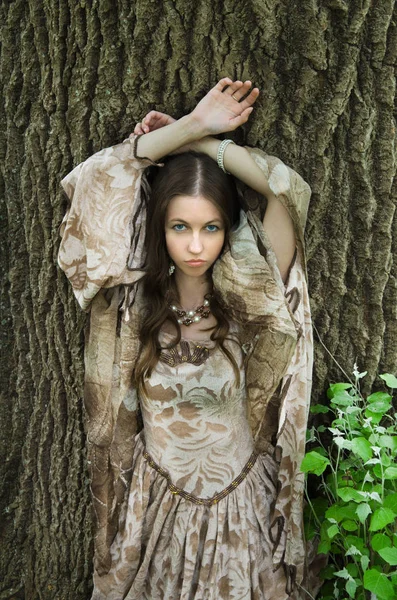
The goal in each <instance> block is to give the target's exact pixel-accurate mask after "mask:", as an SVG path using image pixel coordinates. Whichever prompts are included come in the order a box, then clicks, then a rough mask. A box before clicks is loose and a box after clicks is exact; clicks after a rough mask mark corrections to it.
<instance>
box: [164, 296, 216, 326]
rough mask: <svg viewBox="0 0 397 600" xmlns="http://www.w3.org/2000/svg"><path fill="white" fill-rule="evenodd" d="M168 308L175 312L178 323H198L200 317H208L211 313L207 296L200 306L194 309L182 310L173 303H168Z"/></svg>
mask: <svg viewBox="0 0 397 600" xmlns="http://www.w3.org/2000/svg"><path fill="white" fill-rule="evenodd" d="M169 308H170V309H171V310H172V311H173V312H174V313H176V314H177V316H178V323H179V325H186V326H189V325H191V324H192V323H199V322H200V321H201V319H208V317H209V316H210V313H211V309H210V302H209V300H208V299H207V298H205V299H204V302H203V303H202V304H201V306H198V307H197V308H196V309H195V310H183V309H182V308H178V307H177V306H175V304H171V305H169Z"/></svg>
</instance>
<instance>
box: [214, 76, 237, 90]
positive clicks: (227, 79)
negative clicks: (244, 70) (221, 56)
mask: <svg viewBox="0 0 397 600" xmlns="http://www.w3.org/2000/svg"><path fill="white" fill-rule="evenodd" d="M231 83H233V82H232V80H231V79H230V77H223V78H222V79H221V80H220V81H218V83H217V84H216V85H215V86H214V87H213V88H212V89H213V90H218V91H220V92H223V90H224V88H225V87H226V86H227V85H230V84H231Z"/></svg>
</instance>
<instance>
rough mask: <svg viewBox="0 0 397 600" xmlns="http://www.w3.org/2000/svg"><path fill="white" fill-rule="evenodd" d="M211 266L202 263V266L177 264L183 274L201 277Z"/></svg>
mask: <svg viewBox="0 0 397 600" xmlns="http://www.w3.org/2000/svg"><path fill="white" fill-rule="evenodd" d="M211 267H212V265H210V266H209V267H208V265H203V266H202V267H186V266H185V265H183V267H178V265H177V268H179V271H180V272H181V273H183V274H184V275H189V277H202V276H203V275H205V274H206V273H208V272H209V271H210V269H211Z"/></svg>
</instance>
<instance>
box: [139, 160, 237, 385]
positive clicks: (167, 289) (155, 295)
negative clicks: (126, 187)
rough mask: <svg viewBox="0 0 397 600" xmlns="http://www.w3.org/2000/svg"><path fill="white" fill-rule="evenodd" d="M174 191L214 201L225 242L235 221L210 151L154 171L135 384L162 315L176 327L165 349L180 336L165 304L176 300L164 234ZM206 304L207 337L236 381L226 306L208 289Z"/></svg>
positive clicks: (152, 350)
mask: <svg viewBox="0 0 397 600" xmlns="http://www.w3.org/2000/svg"><path fill="white" fill-rule="evenodd" d="M175 196H204V197H205V198H206V199H208V200H210V201H211V202H213V204H215V206H216V207H217V208H218V210H219V212H220V213H221V216H222V220H223V223H224V227H225V242H224V246H225V245H226V244H227V243H228V238H229V232H230V229H231V227H232V226H233V224H234V223H235V222H236V221H237V220H238V214H239V203H238V196H237V190H236V186H235V184H234V180H233V178H232V177H230V176H228V175H226V174H225V173H223V171H222V170H221V169H219V167H218V166H217V165H216V163H215V162H214V161H213V160H212V159H211V158H210V157H209V156H207V155H205V154H200V153H198V152H184V153H183V154H179V155H177V156H175V157H171V158H169V159H166V161H165V166H164V167H163V168H161V169H159V170H158V173H157V174H156V176H155V178H154V181H153V184H152V191H151V194H150V198H149V199H148V205H147V227H146V239H145V251H146V264H145V271H146V272H145V275H144V277H143V279H142V281H141V285H142V286H143V297H144V299H145V302H146V305H147V307H148V309H147V311H146V312H145V314H144V315H143V320H142V324H141V328H140V341H141V344H142V351H141V354H140V357H139V359H138V361H137V365H136V368H135V384H136V385H138V386H139V387H141V388H142V387H143V389H145V385H144V380H145V378H146V377H150V375H151V373H152V370H153V368H154V367H155V365H156V363H157V362H158V360H159V357H160V353H161V349H162V348H161V345H160V342H159V332H160V330H161V328H162V326H163V325H164V323H165V322H166V321H167V320H168V321H170V322H171V323H172V324H173V325H174V326H175V329H176V332H177V334H176V337H175V339H174V340H173V341H172V342H171V344H170V345H168V346H167V348H172V347H174V346H176V345H177V344H178V343H179V342H180V340H181V328H180V325H179V323H178V321H177V317H176V316H175V313H174V312H173V311H172V310H170V309H169V308H168V305H169V304H170V303H173V302H175V301H177V300H178V293H177V289H176V286H175V284H174V278H173V277H170V276H169V274H168V269H169V265H170V258H169V256H168V252H167V245H166V239H165V220H166V213H167V208H168V205H169V203H170V201H171V200H172V198H174V197H175ZM210 307H211V311H212V314H213V315H214V317H215V318H216V321H217V325H216V326H215V328H214V329H213V331H212V333H211V336H210V337H211V339H212V340H214V341H216V342H217V344H218V345H219V347H220V348H221V350H222V351H223V352H224V354H225V355H226V356H227V357H228V359H229V360H230V362H231V363H232V365H233V369H234V371H235V374H236V379H237V381H238V382H239V380H240V378H239V372H238V367H237V363H236V361H235V359H234V358H233V355H232V354H231V352H230V351H229V350H228V349H227V348H226V347H225V345H224V342H225V339H226V337H227V334H228V333H229V321H228V319H227V316H226V314H225V307H224V306H223V304H222V302H221V299H220V297H219V295H218V294H217V293H216V292H214V291H212V294H211V298H210Z"/></svg>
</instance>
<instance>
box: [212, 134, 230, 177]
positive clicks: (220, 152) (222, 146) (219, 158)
mask: <svg viewBox="0 0 397 600" xmlns="http://www.w3.org/2000/svg"><path fill="white" fill-rule="evenodd" d="M229 144H234V142H233V140H222V141H221V143H220V144H219V148H218V154H217V155H216V160H217V163H218V167H219V168H220V169H222V171H223V172H224V173H227V175H230V173H228V172H227V171H226V169H225V165H224V164H223V155H224V154H225V150H226V148H227V146H228V145H229Z"/></svg>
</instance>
